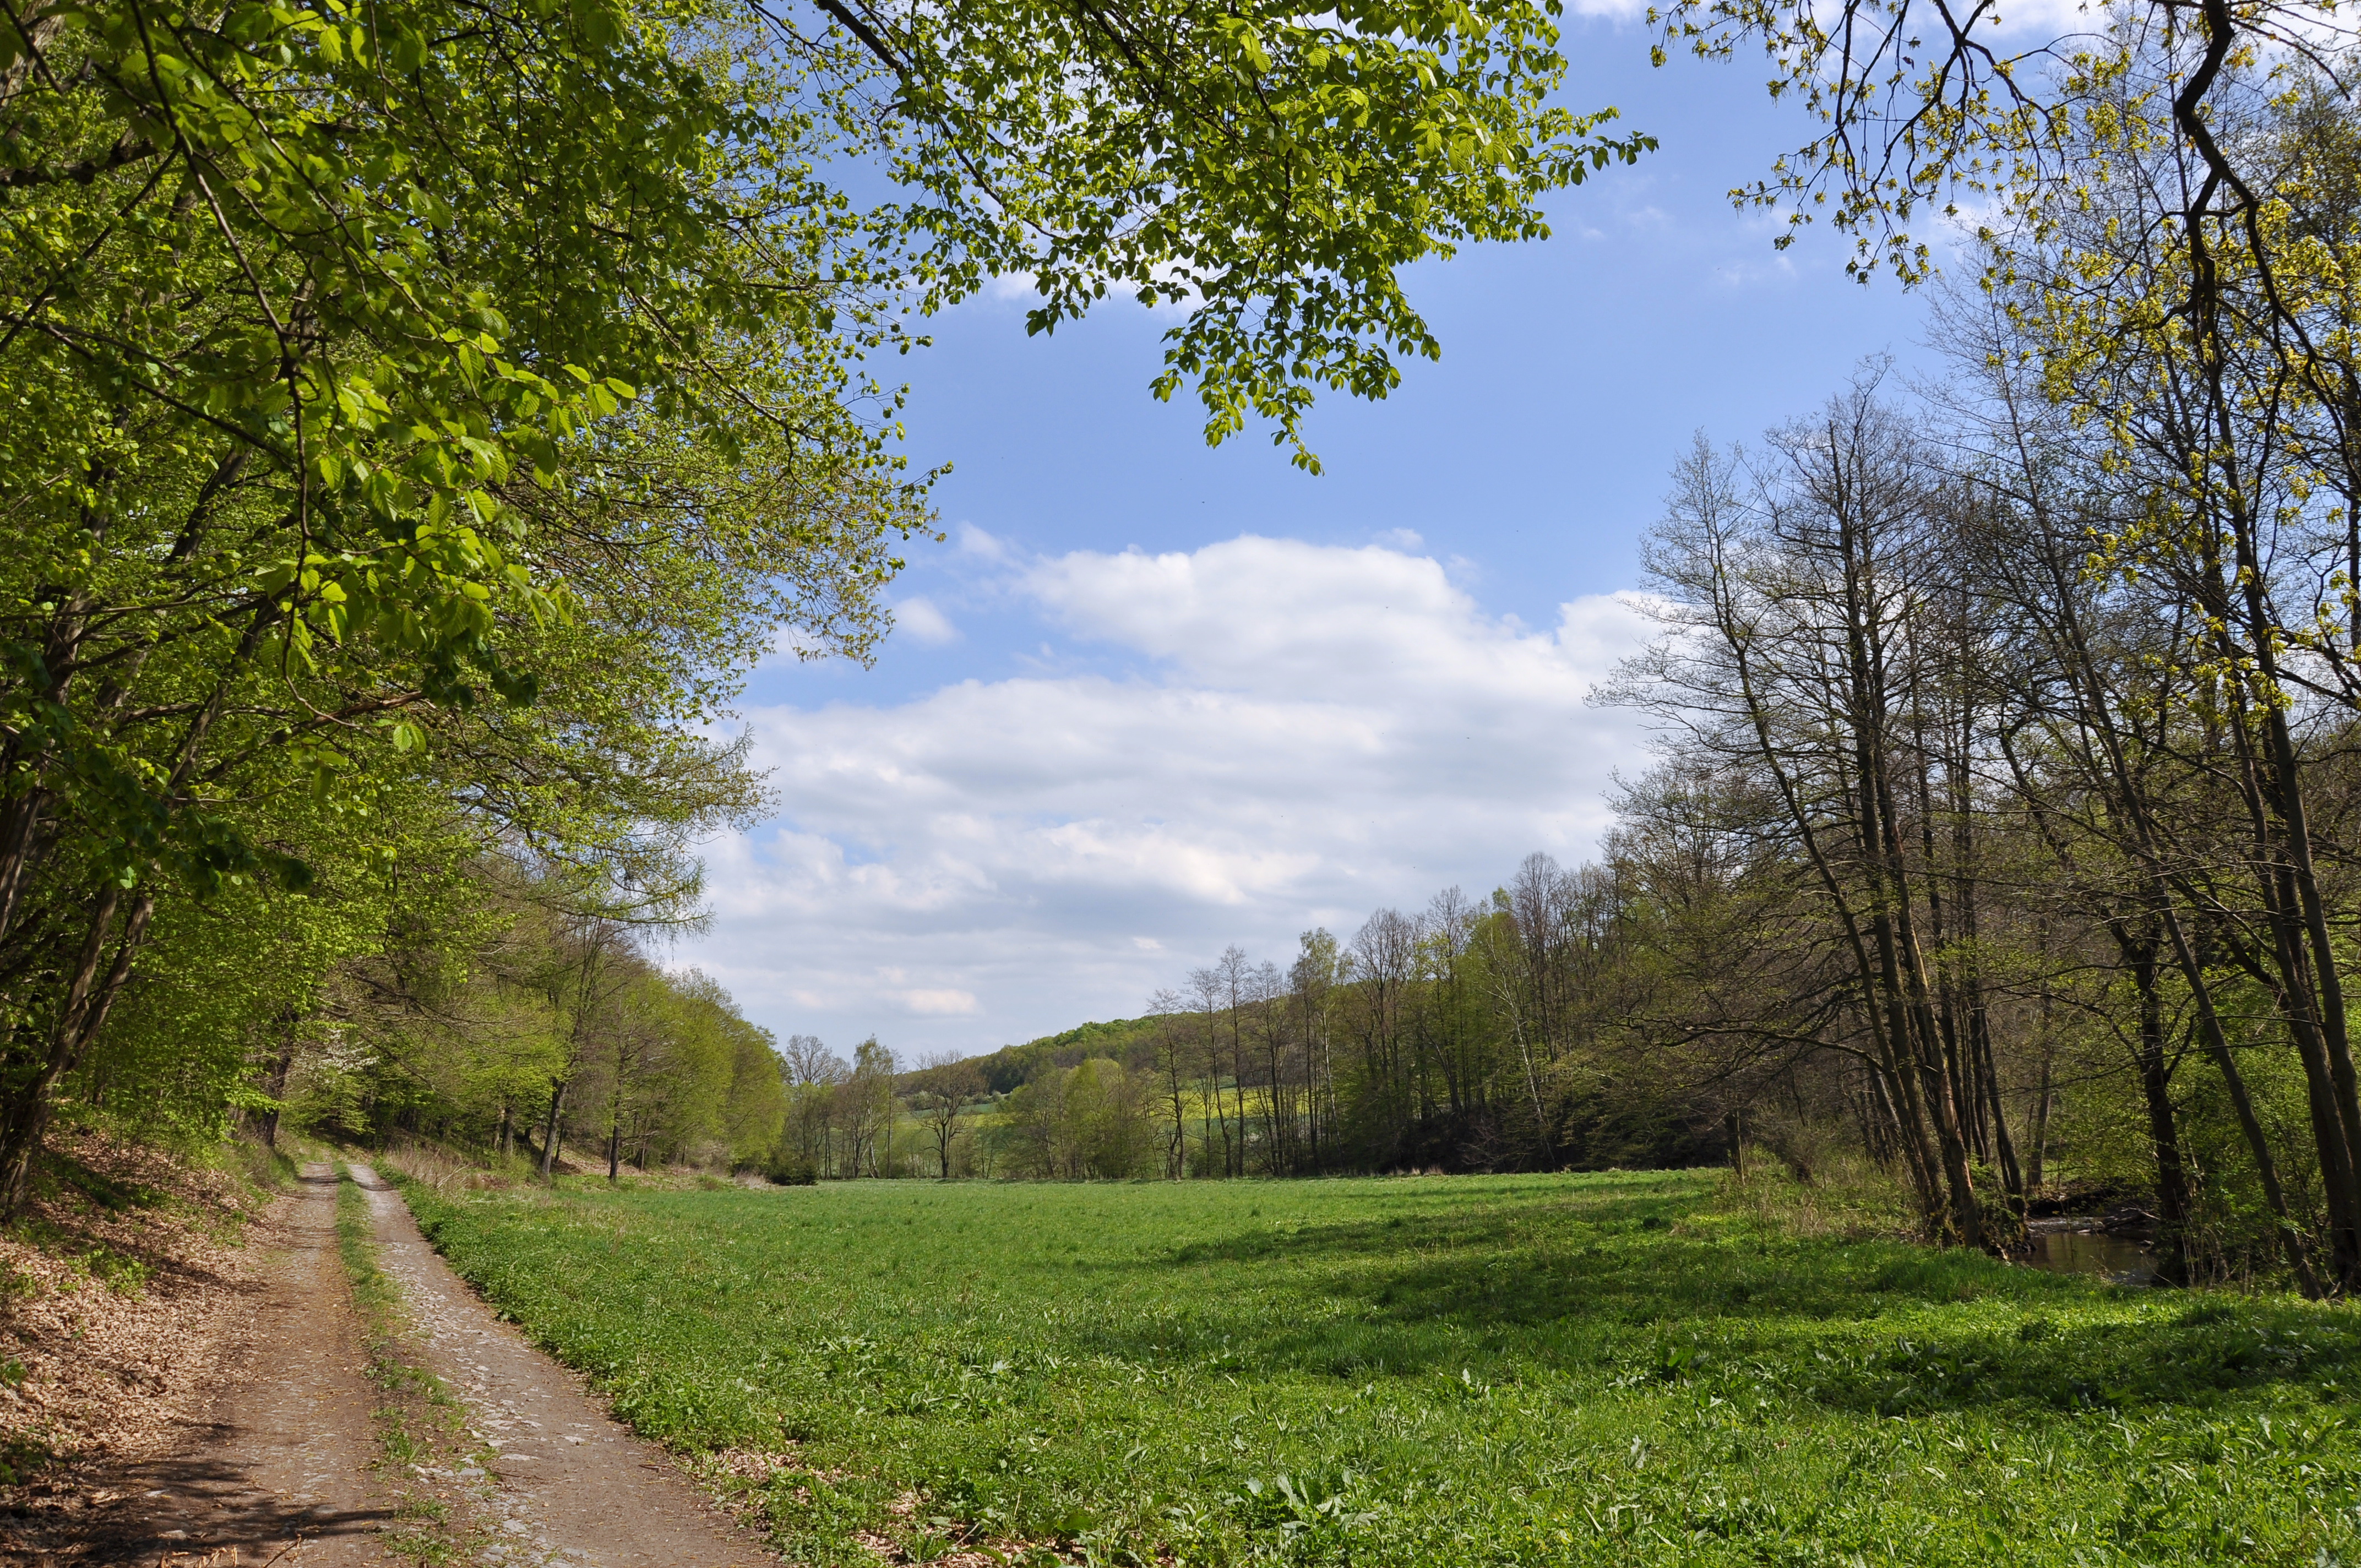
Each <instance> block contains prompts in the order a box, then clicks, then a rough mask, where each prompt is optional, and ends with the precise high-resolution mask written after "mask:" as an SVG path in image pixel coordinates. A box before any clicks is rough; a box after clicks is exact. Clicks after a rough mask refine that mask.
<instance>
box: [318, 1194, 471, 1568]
mask: <svg viewBox="0 0 2361 1568" xmlns="http://www.w3.org/2000/svg"><path fill="white" fill-rule="evenodd" d="M336 1249H337V1252H338V1254H339V1255H341V1256H342V1257H343V1259H344V1265H345V1274H346V1277H347V1278H348V1279H349V1280H350V1281H351V1282H352V1288H353V1307H354V1310H356V1311H357V1313H358V1314H359V1317H360V1321H361V1343H362V1346H363V1348H364V1350H365V1351H366V1352H367V1354H368V1379H369V1381H370V1383H371V1384H373V1385H374V1386H375V1387H376V1388H377V1392H378V1398H377V1405H376V1409H375V1410H374V1412H373V1413H374V1414H375V1416H376V1418H377V1428H378V1440H379V1443H380V1444H381V1445H382V1447H383V1448H384V1451H385V1464H384V1475H385V1478H386V1482H387V1490H388V1491H389V1492H390V1493H391V1494H392V1496H393V1497H394V1498H395V1500H396V1502H397V1505H398V1507H399V1508H400V1513H401V1529H400V1530H396V1531H394V1532H392V1533H390V1534H389V1535H388V1536H387V1537H386V1545H387V1547H388V1549H389V1550H390V1551H392V1552H396V1553H398V1554H399V1555H401V1556H403V1557H406V1558H409V1559H411V1560H412V1561H413V1562H417V1563H431V1564H442V1563H453V1562H456V1561H458V1560H459V1559H460V1558H462V1557H463V1556H464V1555H466V1553H467V1550H468V1549H469V1548H470V1547H471V1546H480V1545H482V1544H483V1543H482V1541H479V1540H478V1539H477V1537H478V1536H479V1535H481V1533H482V1532H481V1530H478V1528H476V1521H475V1520H474V1519H473V1517H472V1516H473V1509H472V1508H469V1507H468V1506H467V1505H468V1503H469V1501H470V1500H471V1499H470V1498H469V1497H468V1487H467V1479H466V1477H465V1476H463V1475H462V1474H461V1473H462V1472H463V1471H465V1472H469V1473H471V1474H472V1475H476V1476H480V1475H483V1474H484V1470H483V1466H482V1464H481V1458H482V1456H481V1455H480V1454H479V1453H477V1452H476V1448H477V1445H476V1444H475V1443H474V1442H473V1440H472V1437H471V1435H470V1434H469V1432H468V1431H467V1409H466V1407H465V1406H464V1405H462V1404H461V1403H460V1402H459V1401H458V1400H456V1399H455V1398H452V1397H451V1395H450V1393H449V1392H448V1391H447V1390H446V1389H445V1387H443V1382H442V1379H440V1378H439V1377H436V1376H434V1374H433V1373H432V1372H430V1371H428V1370H427V1369H426V1368H424V1367H423V1366H421V1365H418V1363H417V1362H416V1360H415V1359H413V1357H412V1354H411V1348H410V1343H409V1324H408V1320H407V1317H406V1314H405V1312H404V1309H403V1301H402V1294H401V1286H400V1285H399V1284H397V1283H396V1282H395V1281H394V1280H393V1279H392V1277H390V1276H389V1275H387V1274H386V1273H385V1271H384V1270H382V1269H380V1268H379V1266H378V1263H377V1239H376V1225H375V1223H374V1221H373V1219H372V1218H371V1215H370V1212H369V1203H368V1194H367V1193H366V1192H364V1191H363V1190H361V1188H360V1186H359V1184H357V1182H355V1181H354V1180H353V1177H352V1172H351V1171H350V1170H349V1169H347V1168H345V1167H344V1166H342V1165H339V1166H338V1167H337V1183H336Z"/></svg>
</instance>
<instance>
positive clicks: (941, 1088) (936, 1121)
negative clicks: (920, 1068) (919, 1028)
mask: <svg viewBox="0 0 2361 1568" xmlns="http://www.w3.org/2000/svg"><path fill="white" fill-rule="evenodd" d="M982 1093H983V1073H982V1072H981V1071H980V1070H979V1069H977V1068H976V1066H975V1064H974V1063H973V1062H970V1061H964V1060H961V1058H957V1057H945V1058H939V1059H937V1060H934V1061H930V1062H928V1064H927V1067H926V1071H925V1087H924V1088H922V1089H920V1090H918V1091H917V1092H916V1093H914V1094H913V1095H912V1096H911V1097H910V1098H911V1102H912V1103H913V1104H914V1105H915V1106H916V1107H917V1112H918V1121H919V1123H920V1124H921V1125H923V1126H924V1127H925V1128H926V1129H927V1135H928V1137H930V1138H932V1139H933V1140H934V1143H935V1168H936V1172H937V1174H939V1175H940V1176H941V1177H942V1179H944V1180H946V1181H948V1180H950V1177H951V1143H952V1140H954V1139H955V1138H957V1137H958V1136H959V1130H960V1113H961V1112H962V1111H964V1110H965V1109H966V1108H967V1106H968V1103H969V1102H971V1101H972V1100H974V1099H975V1098H976V1097H977V1096H978V1095H980V1094H982Z"/></svg>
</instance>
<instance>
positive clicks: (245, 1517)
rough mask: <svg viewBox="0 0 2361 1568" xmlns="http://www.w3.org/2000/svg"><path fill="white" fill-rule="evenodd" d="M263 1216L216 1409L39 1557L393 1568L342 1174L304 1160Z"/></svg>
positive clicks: (84, 1566)
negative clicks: (348, 1266) (342, 1213)
mask: <svg viewBox="0 0 2361 1568" xmlns="http://www.w3.org/2000/svg"><path fill="white" fill-rule="evenodd" d="M267 1225H268V1227H269V1228H268V1229H267V1230H266V1231H264V1232H263V1233H262V1234H263V1236H267V1237H268V1238H269V1242H270V1244H271V1245H273V1247H274V1249H275V1252H276V1255H273V1256H271V1257H269V1259H267V1261H266V1262H265V1264H264V1265H263V1266H262V1267H261V1268H260V1269H259V1270H258V1274H259V1278H258V1283H257V1285H256V1286H255V1287H254V1288H253V1289H254V1303H253V1307H252V1310H251V1312H250V1315H249V1316H248V1317H247V1321H246V1324H245V1326H244V1328H243V1330H242V1331H241V1332H239V1333H238V1335H237V1336H236V1341H235V1342H234V1343H232V1345H231V1346H230V1348H229V1350H228V1353H227V1354H226V1355H225V1359H224V1360H223V1361H222V1363H221V1365H219V1366H218V1367H217V1368H216V1369H215V1372H214V1400H213V1404H212V1408H211V1409H210V1410H208V1411H207V1412H206V1414H205V1415H204V1417H203V1419H202V1420H199V1421H196V1422H192V1424H191V1425H190V1427H189V1428H188V1429H187V1430H186V1431H185V1432H184V1433H183V1435H182V1437H181V1441H180V1442H178V1443H177V1444H176V1445H175V1449H174V1452H172V1453H170V1454H168V1455H167V1456H165V1457H163V1458H160V1459H154V1460H149V1461H148V1462H146V1463H144V1464H135V1465H132V1466H130V1467H128V1468H127V1469H126V1470H124V1471H121V1472H118V1473H117V1474H116V1475H114V1476H111V1477H109V1480H110V1482H111V1488H110V1489H112V1490H115V1491H116V1492H117V1493H118V1494H127V1495H126V1496H124V1497H123V1500H122V1501H120V1502H118V1503H116V1504H115V1505H114V1506H113V1507H112V1508H107V1509H106V1510H105V1512H104V1516H103V1517H102V1518H100V1519H94V1520H93V1521H92V1528H91V1530H90V1531H89V1533H88V1534H86V1535H84V1536H83V1538H82V1540H80V1541H75V1542H73V1543H71V1545H60V1548H59V1549H58V1550H57V1551H56V1552H54V1553H50V1552H40V1553H38V1554H37V1555H36V1556H35V1558H34V1561H35V1562H37V1563H71V1564H73V1565H74V1568H100V1565H102V1564H104V1565H107V1568H113V1565H115V1564H122V1565H126V1568H128V1565H131V1564H137V1565H139V1568H155V1564H156V1563H159V1561H164V1562H174V1563H181V1562H187V1563H266V1562H269V1561H272V1560H274V1559H275V1560H276V1561H278V1562H279V1563H281V1564H282V1565H283V1568H294V1565H296V1564H301V1568H376V1565H378V1564H380V1563H385V1562H386V1557H385V1554H384V1551H383V1541H382V1540H381V1534H380V1532H382V1531H383V1530H387V1529H389V1528H390V1525H391V1521H392V1519H393V1510H392V1508H391V1507H390V1504H389V1503H388V1502H387V1500H386V1497H385V1495H384V1493H383V1491H382V1489H381V1488H380V1487H379V1485H378V1474H377V1471H376V1469H375V1468H374V1466H375V1464H376V1462H377V1459H378V1455H379V1443H378V1437H377V1430H376V1424H375V1421H374V1420H373V1418H372V1416H371V1414H370V1412H371V1411H372V1410H373V1409H375V1408H376V1400H375V1398H374V1397H373V1392H374V1391H373V1390H372V1389H371V1388H370V1387H369V1383H368V1377H367V1376H366V1375H365V1374H364V1372H363V1370H362V1367H363V1364H364V1360H365V1357H364V1355H363V1353H362V1350H361V1336H360V1321H359V1319H358V1318H357V1316H356V1315H355V1313H354V1311H353V1306H352V1291H351V1288H350V1287H349V1285H348V1284H347V1282H346V1275H345V1269H344V1261H343V1259H342V1258H341V1257H340V1256H339V1255H337V1251H336V1174H335V1168H334V1167H333V1166H328V1165H322V1164H312V1165H307V1166H305V1167H303V1168H302V1179H301V1182H300V1184H299V1185H298V1187H297V1188H296V1190H295V1191H294V1192H293V1193H292V1194H291V1195H290V1196H288V1197H286V1198H283V1199H281V1200H280V1201H279V1202H278V1203H277V1204H275V1205H274V1206H273V1210H272V1212H271V1214H270V1217H269V1221H268V1222H267ZM259 1239H262V1238H261V1237H259V1236H258V1240H259ZM299 1541H300V1542H301V1544H300V1545H298V1544H297V1543H298V1542H299Z"/></svg>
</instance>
